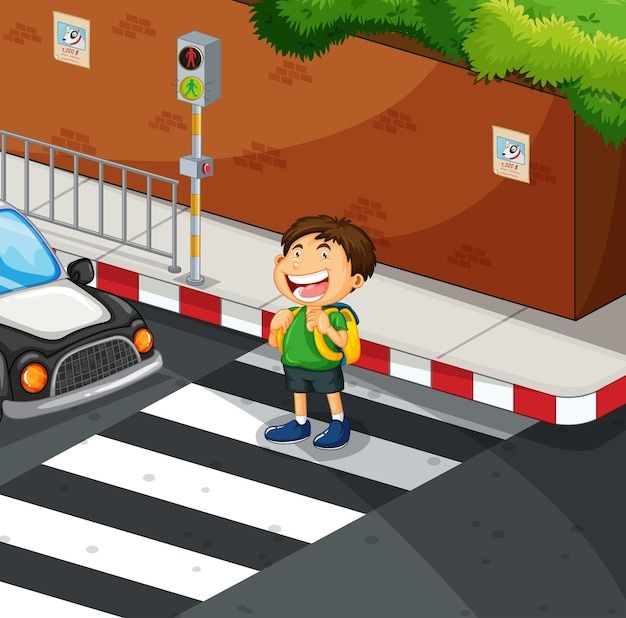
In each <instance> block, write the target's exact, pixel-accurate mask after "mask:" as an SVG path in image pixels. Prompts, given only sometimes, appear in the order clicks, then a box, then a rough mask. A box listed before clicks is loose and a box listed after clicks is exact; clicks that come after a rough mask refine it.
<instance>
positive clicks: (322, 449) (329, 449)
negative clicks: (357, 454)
mask: <svg viewBox="0 0 626 618" xmlns="http://www.w3.org/2000/svg"><path fill="white" fill-rule="evenodd" d="M348 442H349V440H348ZM348 442H346V443H345V444H342V445H341V446H317V444H315V442H313V446H314V447H315V448H318V449H319V450H320V451H338V450H339V449H340V448H343V447H344V446H346V445H347V444H348Z"/></svg>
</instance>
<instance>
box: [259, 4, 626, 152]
mask: <svg viewBox="0 0 626 618" xmlns="http://www.w3.org/2000/svg"><path fill="white" fill-rule="evenodd" d="M590 5H591V6H592V7H593V9H594V10H593V11H590V10H589V9H590ZM252 21H253V23H254V25H255V28H256V33H257V35H258V36H259V38H261V39H264V40H267V41H268V42H269V43H270V44H271V45H272V46H273V47H274V48H275V49H276V51H277V52H279V53H281V54H283V55H295V56H297V57H299V58H300V59H302V60H305V59H312V58H313V57H315V56H316V55H318V56H321V55H322V54H324V53H326V52H327V51H328V50H329V49H330V47H331V46H332V45H338V44H340V43H343V41H344V40H345V39H346V38H347V37H349V36H353V35H355V34H356V33H368V34H375V33H383V32H398V33H400V34H404V35H406V36H409V37H411V38H412V39H415V40H417V41H419V42H420V43H422V44H424V45H426V46H427V47H429V48H431V49H434V50H435V51H438V52H441V53H442V54H444V55H445V56H447V57H450V58H452V59H454V60H456V61H463V62H466V63H467V64H469V65H470V66H471V68H472V70H473V71H475V72H476V74H477V79H483V78H487V79H493V78H494V77H500V78H502V77H505V76H506V75H507V74H508V73H513V72H515V73H519V74H521V75H523V76H525V77H527V78H528V79H530V80H532V82H533V83H539V84H541V85H546V84H550V85H552V86H555V87H558V88H560V90H561V91H562V92H563V93H564V94H565V95H566V96H567V97H568V99H569V101H570V104H571V106H572V109H573V110H574V112H575V113H576V114H578V115H579V116H580V118H581V119H582V120H583V122H584V123H585V124H589V125H591V126H593V127H594V128H595V129H596V130H597V131H598V132H600V133H601V134H602V136H603V137H604V139H605V141H606V142H612V143H613V144H615V145H616V147H617V146H619V145H620V144H621V143H622V142H623V140H624V139H625V138H626V0H596V1H595V2H593V3H591V2H589V0H525V1H524V4H523V5H522V4H517V3H516V2H515V0H486V1H485V0H261V1H260V2H257V3H256V4H254V5H253V8H252Z"/></svg>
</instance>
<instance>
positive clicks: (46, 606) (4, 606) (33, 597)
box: [0, 582, 112, 618]
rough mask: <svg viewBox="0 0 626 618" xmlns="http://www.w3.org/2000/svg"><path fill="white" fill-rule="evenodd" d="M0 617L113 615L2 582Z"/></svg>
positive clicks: (97, 617)
mask: <svg viewBox="0 0 626 618" xmlns="http://www.w3.org/2000/svg"><path fill="white" fill-rule="evenodd" d="M0 616H7V618H33V617H37V618H44V617H45V618H56V617H57V616H58V617H59V618H61V617H62V618H110V617H111V616H112V614H107V613H105V612H101V611H99V610H97V609H91V608H90V607H85V606H84V605H77V604H76V603H70V602H69V601H64V600H63V599H57V598H56V597H51V596H48V595H47V594H42V593H41V592H35V591H34V590H27V589H26V588H19V587H18V586H12V585H11V584H5V583H4V582H0Z"/></svg>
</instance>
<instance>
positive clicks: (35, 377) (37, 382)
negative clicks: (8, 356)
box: [21, 363, 48, 393]
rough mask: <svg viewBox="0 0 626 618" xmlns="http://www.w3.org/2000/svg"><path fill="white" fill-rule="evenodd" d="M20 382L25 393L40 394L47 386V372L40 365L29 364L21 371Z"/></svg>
mask: <svg viewBox="0 0 626 618" xmlns="http://www.w3.org/2000/svg"><path fill="white" fill-rule="evenodd" d="M21 382H22V388H23V389H24V390H25V391H26V392H27V393H40V392H41V391H42V390H43V389H44V388H45V387H46V384H48V371H47V369H46V368H45V367H44V366H43V365H42V364H41V363H30V364H28V365H26V367H24V369H22V376H21Z"/></svg>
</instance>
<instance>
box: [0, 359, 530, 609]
mask: <svg viewBox="0 0 626 618" xmlns="http://www.w3.org/2000/svg"><path fill="white" fill-rule="evenodd" d="M280 372H281V367H280V366H279V365H277V364H276V360H272V357H271V355H270V354H269V353H268V352H267V350H266V349H265V348H261V349H259V350H256V351H254V352H251V353H248V354H246V355H244V356H242V357H241V358H240V359H238V360H237V361H235V362H233V363H230V364H229V365H226V366H225V367H223V368H222V369H220V370H218V371H216V372H213V373H211V374H210V375H208V376H206V377H204V378H202V379H201V380H199V381H198V382H197V383H191V384H187V385H186V386H183V387H182V388H180V389H179V390H178V391H175V392H174V393H172V394H170V395H169V396H167V397H165V398H163V399H161V400H159V401H157V402H155V403H153V404H152V405H150V406H148V407H147V408H145V409H143V410H142V411H140V412H138V413H137V414H134V415H133V416H131V417H130V418H128V419H127V420H125V421H123V422H122V423H119V424H118V425H115V426H113V427H111V428H109V429H107V430H105V431H104V432H102V433H101V434H99V435H95V436H92V437H90V438H89V439H87V440H85V441H84V442H81V443H79V444H76V445H75V446H73V447H71V448H69V449H68V450H66V451H64V452H62V453H60V454H58V455H56V456H55V457H53V458H52V459H49V460H48V461H46V462H44V463H43V464H42V465H40V466H38V467H36V468H34V469H32V470H30V471H29V472H27V473H26V474H24V475H22V476H21V477H19V478H17V479H14V480H13V481H11V482H9V483H7V484H6V485H4V486H2V487H0V615H1V616H7V617H10V618H21V617H24V618H31V617H32V616H46V617H51V618H55V617H57V616H58V617H59V618H65V617H69V618H73V617H74V616H76V617H83V616H84V617H92V616H93V617H94V618H97V617H104V616H129V617H130V616H132V617H137V618H158V617H160V616H175V615H177V614H179V613H180V612H182V611H184V610H186V609H188V608H190V607H192V606H193V605H195V604H197V603H199V602H201V601H204V600H206V599H208V598H211V597H212V596H214V595H217V594H219V593H220V592H222V591H224V590H226V589H228V588H230V587H232V586H234V585H236V584H238V583H239V582H241V581H243V580H245V579H247V578H249V577H251V576H254V574H255V573H257V572H258V571H260V570H262V569H265V568H267V567H270V566H271V565H272V564H274V563H275V562H277V561H279V560H281V559H283V558H285V557H287V556H289V555H291V554H293V553H294V552H296V551H299V550H300V549H303V548H304V547H306V546H307V545H309V544H311V543H315V542H316V541H317V540H319V539H321V538H323V537H326V536H327V535H329V534H332V533H333V532H335V531H337V530H339V529H341V528H343V527H344V526H347V525H349V524H351V523H352V522H354V521H356V520H357V519H359V518H360V517H362V516H363V515H365V514H366V513H368V512H369V511H371V510H372V509H375V508H377V507H378V506H381V505H382V504H385V503H386V502H388V501H390V500H393V499H394V498H396V497H398V496H400V495H402V494H403V493H405V492H406V491H410V490H412V489H415V488H417V487H419V486H420V485H423V484H424V483H427V482H429V481H431V480H433V479H434V478H436V477H437V476H439V475H441V474H444V473H446V472H448V471H450V470H452V469H453V468H454V467H456V466H458V465H460V464H461V463H462V462H463V461H465V460H467V459H468V458H470V457H472V456H473V455H475V454H477V453H479V452H481V451H483V450H484V449H485V448H489V447H491V446H493V445H495V444H497V443H499V442H500V441H501V440H502V439H505V438H507V437H508V436H510V435H513V434H514V433H517V432H518V431H520V430H521V429H523V428H524V427H525V426H527V425H526V423H527V421H519V422H517V421H512V420H511V419H507V420H502V421H501V422H499V423H493V422H489V421H490V419H487V418H484V419H481V418H480V415H477V416H476V418H474V419H472V421H471V422H470V421H467V420H463V419H454V418H453V417H452V416H449V415H448V416H446V415H445V414H444V415H442V414H440V413H435V412H433V411H429V410H428V409H423V408H420V407H419V406H418V405H417V404H416V403H414V402H411V401H407V400H406V399H402V398H398V397H396V396H394V395H393V394H391V393H388V392H384V389H379V390H377V391H373V390H372V388H371V387H370V388H366V386H364V385H363V384H361V383H359V380H358V378H354V377H353V378H352V380H351V379H350V378H348V386H347V389H346V393H345V395H344V402H345V409H346V412H347V413H348V414H349V416H350V419H351V423H352V427H353V434H352V437H351V440H350V442H349V444H348V445H347V446H346V447H345V448H344V449H342V450H341V451H333V452H330V453H328V452H323V451H319V450H318V449H315V448H314V447H313V446H312V444H311V441H310V440H309V441H306V442H303V443H299V444H293V445H284V446H280V445H276V444H272V443H269V442H267V441H266V440H265V439H264V437H263V432H264V430H265V428H266V427H267V425H269V424H275V423H280V422H284V421H285V420H288V419H289V418H290V410H291V401H290V400H289V397H288V394H287V393H286V392H285V388H284V378H283V377H282V376H281V375H280ZM310 408H311V410H312V411H311V413H310V417H311V422H312V426H313V427H312V432H313V435H315V434H316V433H318V432H319V431H322V430H323V428H324V427H325V423H326V422H327V415H328V412H327V410H326V405H325V402H323V401H316V400H315V397H313V398H312V399H311V405H310ZM315 410H316V411H315ZM487 414H488V413H487ZM455 420H456V421H458V422H455Z"/></svg>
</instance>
